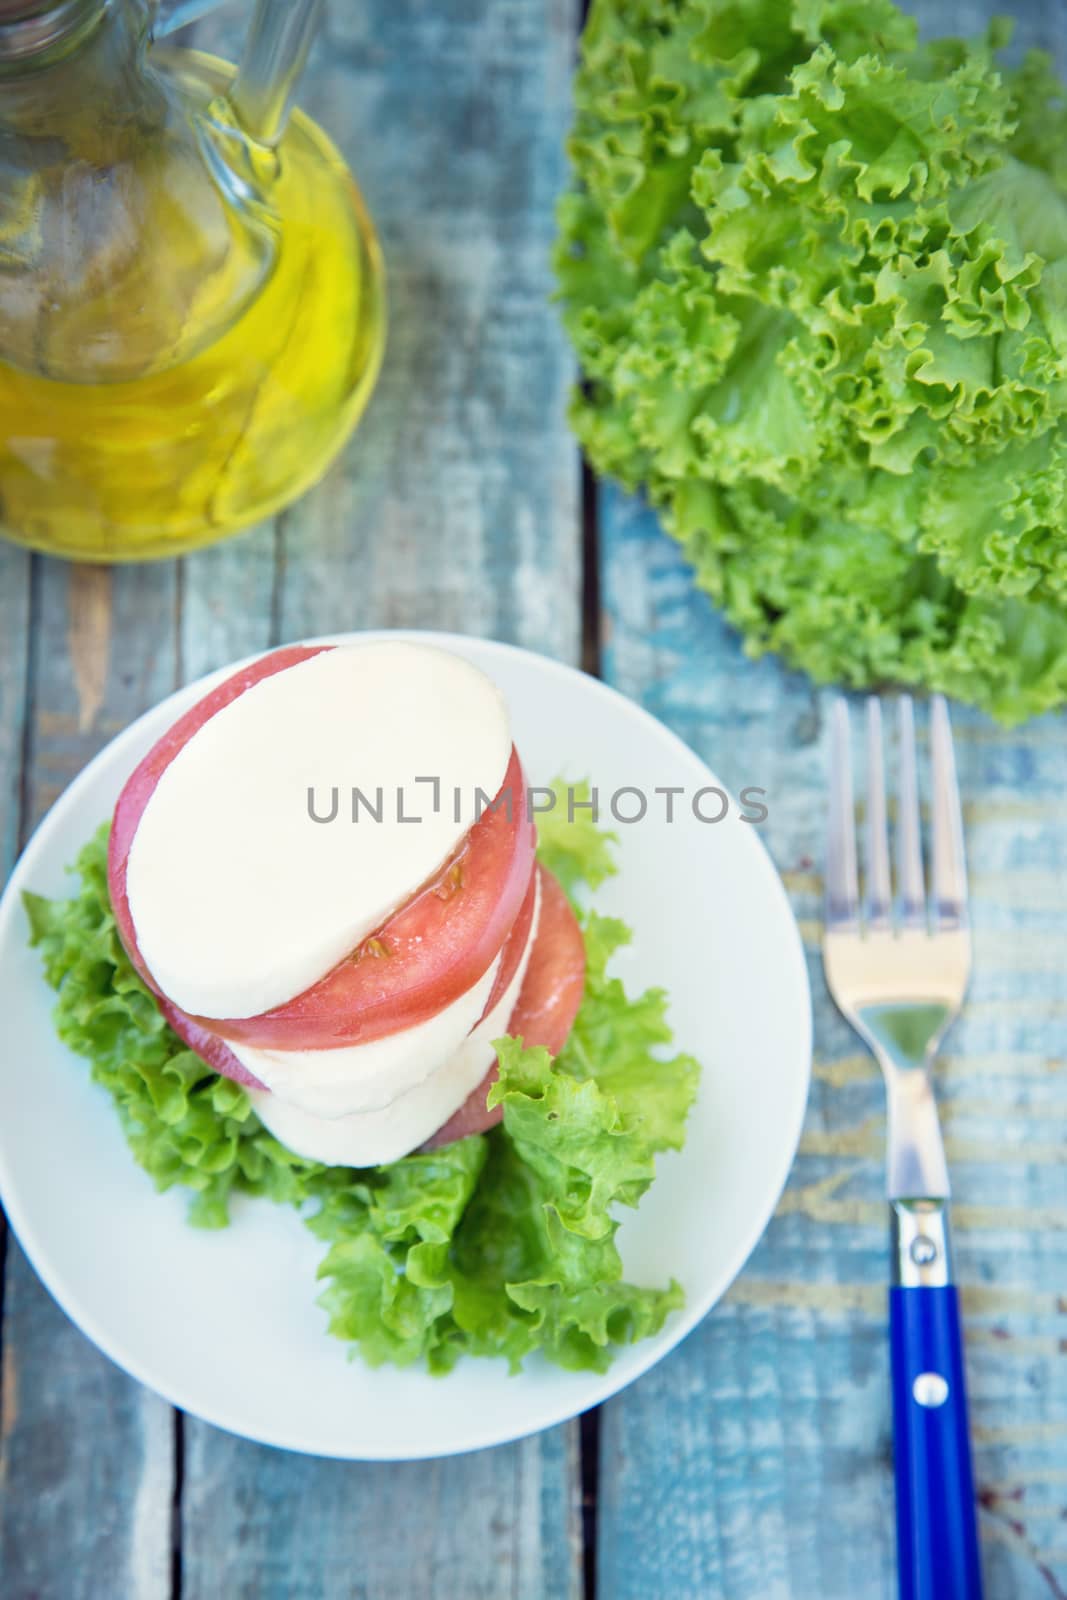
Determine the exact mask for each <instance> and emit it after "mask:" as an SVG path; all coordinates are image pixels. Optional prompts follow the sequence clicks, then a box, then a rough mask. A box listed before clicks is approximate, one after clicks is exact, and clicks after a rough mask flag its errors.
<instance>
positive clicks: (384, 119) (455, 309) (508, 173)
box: [280, 0, 580, 659]
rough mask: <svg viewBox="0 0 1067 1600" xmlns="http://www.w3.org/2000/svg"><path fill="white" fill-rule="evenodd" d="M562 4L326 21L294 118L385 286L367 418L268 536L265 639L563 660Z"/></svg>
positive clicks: (570, 517) (567, 595)
mask: <svg viewBox="0 0 1067 1600" xmlns="http://www.w3.org/2000/svg"><path fill="white" fill-rule="evenodd" d="M577 15H578V3H577V0H554V3H553V4H551V5H545V4H543V3H541V0H474V3H471V0H448V3H441V4H436V5H433V6H427V5H425V4H421V3H418V0H404V3H400V4H395V3H387V0H374V3H369V4H365V5H358V6H356V5H340V4H337V5H334V6H332V7H331V8H330V9H329V12H328V17H327V22H326V26H325V30H324V33H323V36H322V38H321V40H320V41H319V43H318V44H317V46H316V50H315V55H314V57H313V60H312V63H311V69H310V79H309V85H308V87H307V89H306V91H305V99H306V102H307V104H308V105H309V106H310V107H311V108H312V109H313V110H314V112H315V114H316V115H317V116H318V117H320V118H321V119H322V122H323V124H324V126H325V127H327V128H328V129H329V130H330V132H331V134H333V135H334V137H336V138H337V140H338V142H339V144H340V145H341V148H342V150H343V151H344V153H345V154H346V156H347V157H348V158H349V159H350V161H351V163H352V166H353V169H354V171H355V173H356V175H357V178H358V180H359V183H360V185H361V187H362V188H363V191H364V193H365V195H366V198H367V201H368V204H369V206H370V208H371V211H372V214H373V216H374V218H375V220H376V222H377V224H378V227H379V230H380V234H381V239H382V245H383V248H384V252H385V259H386V267H387V274H388V297H389V333H388V345H387V349H386V358H385V365H384V369H383V372H382V376H381V379H380V381H379V385H378V390H377V392H376V394H375V396H374V398H373V400H372V401H371V405H370V409H369V411H368V414H367V416H366V418H365V420H364V421H363V423H362V424H361V425H360V428H359V429H358V431H357V433H356V435H355V437H354V438H353V440H352V441H351V444H350V445H349V447H348V449H347V450H346V451H345V453H344V456H343V458H342V460H341V461H340V462H339V463H338V465H337V467H336V468H335V469H334V470H333V471H332V472H331V473H330V474H329V475H328V477H327V479H326V481H325V482H324V483H323V485H322V486H321V487H320V488H319V490H318V491H317V492H316V493H315V494H313V495H309V496H308V497H307V498H305V499H304V500H303V501H301V502H300V503H299V504H298V505H297V506H295V507H294V508H293V509H292V511H291V512H290V514H289V515H288V516H287V517H286V519H285V522H284V552H285V557H286V561H287V578H286V583H285V585H284V589H283V593H282V597H281V608H280V629H281V632H282V634H283V636H285V637H288V638H296V637H300V636H305V635H307V634H309V633H312V632H316V631H322V630H326V629H329V630H333V629H343V628H352V627H367V626H376V627H391V626H398V625H404V626H419V627H433V628H443V629H456V630H458V631H460V632H464V633H477V634H486V635H492V636H493V637H496V638H501V639H511V640H516V641H518V642H520V643H525V644H531V645H534V646H535V647H536V648H538V649H540V650H543V651H545V652H547V653H551V654H553V655H557V656H560V657H562V658H564V659H576V657H577V653H578V648H579V640H580V614H579V605H578V596H579V593H580V543H579V540H578V538H577V536H576V535H577V528H578V504H579V481H578V457H577V453H576V451H575V448H574V443H573V440H572V439H571V437H570V435H569V433H568V430H567V426H566V420H565V414H564V408H565V398H566V393H567V390H568V388H569V385H570V382H571V379H572V376H573V368H572V364H571V359H570V356H569V353H568V351H567V349H566V346H565V342H564V340H563V338H562V336H561V333H560V330H559V328H558V326H557V319H556V316H555V312H554V310H553V309H552V307H551V306H550V304H549V296H550V294H551V292H552V287H553V285H552V275H551V270H550V265H549V255H550V248H551V241H552V237H553V233H554V226H555V224H554V217H553V207H554V203H555V197H556V194H557V192H558V191H559V189H560V187H561V185H562V182H563V138H564V132H565V129H566V126H567V123H568V120H569V116H570V73H571V65H572V61H573V54H574V39H575V35H576V32H577Z"/></svg>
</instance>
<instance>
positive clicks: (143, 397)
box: [0, 51, 384, 561]
mask: <svg viewBox="0 0 1067 1600" xmlns="http://www.w3.org/2000/svg"><path fill="white" fill-rule="evenodd" d="M164 77H165V78H167V79H168V80H169V82H170V84H171V85H173V89H172V88H170V87H168V88H166V89H164V90H163V91H162V92H163V97H164V100H165V101H166V102H167V103H166V104H165V105H164V107H163V111H162V113H161V120H162V123H163V124H164V125H166V124H168V123H170V124H173V123H174V122H175V119H176V117H177V118H178V119H179V120H182V119H184V120H183V122H182V127H183V131H182V138H181V139H175V138H169V137H163V138H160V137H159V136H158V129H156V128H155V127H154V126H152V127H150V128H149V129H148V131H147V132H146V133H144V134H143V135H142V136H141V138H140V142H139V143H136V142H133V143H132V144H131V145H130V148H131V149H132V150H133V154H129V153H127V154H125V155H123V154H121V153H120V155H118V156H116V155H115V153H114V149H113V148H107V149H105V150H103V151H102V152H101V153H99V154H98V155H97V156H96V157H94V156H93V155H92V154H90V156H89V161H88V168H89V171H88V176H86V173H85V170H84V169H85V167H86V165H87V163H86V160H85V157H84V154H83V155H82V156H81V157H80V166H79V168H78V169H77V170H76V171H75V172H74V181H78V182H82V183H84V184H85V185H87V186H88V187H87V191H86V192H87V193H91V194H92V196H93V199H92V206H91V207H89V208H88V214H89V215H90V217H91V219H92V220H91V221H90V223H86V224H85V225H84V226H85V228H86V238H85V239H84V240H80V241H79V242H78V249H79V250H80V251H81V256H80V258H78V259H76V260H75V261H74V264H73V266H71V265H70V263H69V261H68V263H67V266H66V268H65V269H64V271H65V276H64V277H63V278H62V292H57V293H55V295H54V296H53V297H52V298H51V299H50V298H49V291H48V290H47V289H44V290H40V288H39V285H40V284H41V283H42V282H47V275H46V274H43V273H40V272H39V273H37V275H36V276H31V275H30V274H27V275H26V276H25V281H26V283H28V284H33V285H37V286H38V288H37V289H36V290H35V292H36V293H38V301H37V302H35V303H34V305H33V307H32V313H33V314H32V316H30V315H27V316H26V317H25V318H24V319H23V321H24V324H25V326H24V327H23V326H20V325H18V319H17V318H16V317H15V316H13V315H12V314H11V312H10V310H9V307H10V305H12V304H13V305H14V306H15V308H16V310H17V309H18V305H19V302H18V301H17V300H13V299H12V298H11V297H10V296H9V297H8V299H7V300H5V301H4V302H3V303H2V305H3V311H4V312H6V314H0V532H2V533H3V534H4V535H5V536H7V537H9V538H11V539H14V540H16V541H17V542H20V543H22V544H26V545H29V546H31V547H32V548H34V549H37V550H43V551H49V552H52V553H56V554H61V555H66V556H70V557H74V558H77V559H79V560H89V561H115V560H128V559H143V558H146V557H153V556H169V555H174V554H177V553H179V552H181V551H184V550H190V549H193V548H195V547H196V546H198V545H201V544H206V543H209V542H211V541H213V540H215V539H218V538H220V537H222V536H224V535H226V534H229V533H233V532H235V531H236V530H237V529H239V528H241V527H242V526H244V525H246V524H248V523H250V522H253V521H256V520H257V519H259V518H262V517H264V516H266V515H268V514H269V513H271V512H272V511H274V510H276V509H277V508H278V507H279V506H281V505H283V504H285V503H286V502H288V501H289V500H291V499H293V498H294V496H296V495H297V494H299V493H301V492H302V491H303V490H304V489H305V488H307V487H308V486H309V485H310V484H311V483H312V482H314V480H315V479H316V478H317V477H319V476H320V474H321V473H322V472H323V471H324V469H325V467H326V466H327V464H328V463H329V461H330V460H331V458H332V457H333V456H334V455H335V453H336V452H337V450H338V449H339V448H340V445H341V444H342V442H343V440H344V439H345V437H346V436H347V434H348V432H349V431H350V429H351V428H352V427H353V426H354V424H355V422H356V421H357V419H358V417H359V415H360V413H361V412H362V410H363V407H364V406H365V404H366V401H367V399H368V396H369V394H370V391H371V389H372V387H373V384H374V380H375V377H376V374H377V370H378V366H379V363H380V359H381V353H382V346H383V339H384V296H383V282H382V268H381V261H380V256H379V252H378V246H377V242H376V240H375V236H374V232H373V228H372V226H371V223H370V220H369V218H368V216H367V214H366V211H365V209H364V207H363V204H362V201H361V199H360V196H359V194H358V191H357V190H356V188H355V185H354V183H353V181H352V178H351V176H350V174H349V172H348V170H347V168H346V167H345V165H344V162H343V161H342V160H341V157H340V156H339V154H338V153H337V151H336V150H335V149H334V147H333V146H332V144H331V143H330V141H329V140H328V139H327V138H326V136H325V135H324V134H323V133H322V131H321V129H319V128H318V127H317V126H316V125H315V124H314V123H313V122H311V121H310V120H309V119H308V118H307V117H305V116H303V115H301V114H300V113H299V112H295V113H293V115H292V116H291V117H290V119H289V122H288V125H287V127H286V130H285V133H284V135H283V137H282V139H281V141H280V143H279V144H278V146H277V148H276V149H268V148H266V147H255V148H250V147H249V145H248V141H243V140H242V136H241V133H240V130H239V129H238V128H237V127H236V126H231V125H228V123H227V112H226V110H225V107H226V104H227V102H226V101H225V98H224V96H225V91H226V89H227V88H228V86H229V84H230V82H231V80H232V69H231V68H229V67H228V66H227V65H226V64H225V63H222V62H218V61H215V60H213V59H212V58H210V57H206V56H203V55H199V54H196V53H194V52H189V51H173V52H170V54H169V57H167V58H164V62H163V65H162V70H161V74H160V81H162V79H163V78H164ZM176 107H177V108H178V109H177V110H176V109H175V108H176ZM88 115H90V116H92V115H96V113H95V112H94V111H92V109H90V111H89V112H88ZM154 117H155V113H153V115H152V117H150V118H149V119H148V121H149V122H152V121H153V119H154ZM105 121H106V117H101V124H102V125H103V123H104V122H105ZM190 126H192V127H193V129H194V133H195V148H194V149H193V156H192V158H191V157H190V155H189V149H188V148H187V147H188V145H189V143H190V140H189V138H188V128H189V127H190ZM137 135H138V130H137V129H136V128H134V130H133V132H132V133H129V132H128V130H127V133H126V134H124V138H126V139H127V142H128V143H129V142H130V141H136V139H137ZM99 137H100V138H101V140H102V142H103V144H104V145H105V146H107V145H108V135H107V128H106V126H105V127H104V132H103V134H101V135H100V136H99ZM182 140H184V144H183V143H182ZM153 141H155V144H153ZM117 142H119V143H121V141H117ZM115 143H116V140H112V141H111V145H112V146H114V144H115ZM69 144H70V140H69V139H68V140H67V145H68V147H69ZM157 146H158V149H157V148H156V147H157ZM32 148H33V149H35V150H39V149H40V148H42V140H41V139H40V138H38V140H37V143H36V145H33V146H32ZM176 151H177V152H178V153H177V154H175V152H176ZM64 159H67V158H66V155H64ZM94 159H95V160H96V162H97V167H96V169H95V170H94V168H93V166H92V162H93V161H94ZM42 165H43V175H42V170H41V169H39V170H37V171H36V172H35V173H34V174H33V183H36V185H37V188H36V190H35V189H34V187H33V183H28V184H27V194H28V195H29V200H28V202H27V204H29V205H30V206H31V208H32V204H33V202H34V196H35V195H37V196H38V197H39V196H40V194H41V193H43V192H44V189H46V188H47V185H48V182H49V181H50V180H49V176H48V170H47V166H46V164H42ZM194 166H195V167H197V168H198V170H197V171H195V172H194V170H193V168H194ZM218 173H221V175H222V176H221V179H220V180H218V181H216V177H215V176H214V175H213V174H218ZM61 181H62V182H64V183H68V184H69V182H70V181H72V179H71V175H70V173H69V172H64V173H62V174H61ZM209 190H210V202H209V203H205V192H206V191H209ZM220 197H221V198H220ZM92 208H95V209H92ZM124 208H125V209H124ZM17 209H18V208H17V207H16V208H14V213H15V214H13V212H12V208H10V207H9V212H8V215H7V216H6V217H4V218H3V219H2V226H0V273H2V269H3V267H4V257H5V244H10V241H11V239H12V238H13V237H15V236H16V235H17V232H18V228H19V226H20V222H19V218H18V216H17ZM40 209H41V210H42V212H44V214H46V215H47V214H48V213H47V211H46V208H44V207H43V206H42V207H40ZM53 209H54V208H53ZM70 210H71V207H70V205H69V204H68V205H67V211H66V213H65V215H67V214H69V213H70ZM86 210H87V208H86V207H85V206H82V205H81V202H80V201H79V211H78V216H79V219H80V218H81V216H82V214H83V213H84V212H86ZM131 213H132V214H133V221H132V222H131V223H130V225H129V227H128V229H127V232H126V234H125V235H124V233H123V228H122V225H121V224H122V222H123V218H124V216H128V215H129V214H131ZM96 219H99V220H98V221H97V220H96ZM81 225H82V224H81V222H80V221H79V226H81ZM93 228H95V229H96V233H97V234H99V235H100V236H101V237H100V238H99V239H97V238H96V237H95V236H94V235H93V233H92V231H91V230H92V229H93ZM40 233H41V228H40V226H39V225H38V226H37V236H35V238H34V246H33V247H34V248H35V249H38V250H39V249H40V239H39V236H40ZM105 233H106V237H105ZM46 242H47V241H46ZM16 246H17V241H16V244H12V245H10V249H11V251H12V252H14V253H16V254H17V247H16ZM26 248H28V247H26ZM70 254H71V252H68V255H70ZM74 254H76V252H74ZM78 272H80V274H81V276H80V278H78V277H76V276H75V279H74V280H72V273H73V274H75V275H76V274H77V273H78ZM26 329H28V330H29V332H28V333H26ZM24 333H25V337H22V335H23V334H24Z"/></svg>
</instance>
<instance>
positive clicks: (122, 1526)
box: [0, 551, 177, 1600]
mask: <svg viewBox="0 0 1067 1600" xmlns="http://www.w3.org/2000/svg"><path fill="white" fill-rule="evenodd" d="M16 559H19V560H20V559H22V558H21V557H19V558H16ZM0 561H3V562H5V563H6V562H7V561H8V555H7V552H6V551H5V552H2V553H0ZM37 572H38V575H39V588H38V598H37V605H36V607H35V611H34V618H33V622H34V626H33V632H32V638H31V639H30V648H29V668H30V681H29V683H28V684H26V683H23V684H22V700H23V704H24V705H25V704H26V703H27V691H28V695H29V702H28V703H29V704H30V706H31V708H32V716H31V720H30V725H29V728H28V729H27V736H28V737H27V762H28V764H27V767H26V770H25V774H24V779H25V798H26V815H25V817H24V818H23V819H22V820H23V832H24V833H25V832H26V831H28V829H29V827H31V826H32V825H33V824H34V823H36V821H37V820H38V819H39V818H40V816H41V815H42V814H43V813H44V811H46V810H47V808H48V806H49V805H50V804H51V803H52V800H53V799H54V798H55V796H56V795H57V794H58V793H59V792H60V791H61V790H62V789H64V788H65V787H66V785H67V783H68V782H69V781H70V779H71V778H72V777H73V776H74V774H75V773H76V772H77V771H78V770H79V769H80V768H81V767H82V766H84V764H85V762H86V761H87V760H88V759H89V758H90V757H91V756H92V755H93V754H94V753H95V751H96V750H97V749H98V748H99V747H100V746H101V745H102V744H103V743H104V742H105V741H106V740H107V739H108V738H109V737H110V736H111V734H112V733H113V732H115V731H116V730H117V729H118V728H119V727H122V726H124V725H125V724H126V723H127V722H128V721H129V720H130V719H131V718H132V717H133V716H134V715H136V714H137V713H139V712H140V711H142V710H144V709H145V708H146V707H147V706H148V705H151V704H152V703H153V701H155V700H157V699H158V698H159V697H160V695H161V694H163V693H166V692H167V690H169V689H170V688H171V687H172V683H173V676H174V670H175V669H174V662H175V640H176V627H175V620H176V602H177V588H176V581H175V570H174V568H173V567H163V566H157V567H148V568H145V567H140V568H128V569H126V570H124V571H121V572H116V573H115V574H114V575H112V574H110V573H108V572H106V571H105V570H103V569H86V568H77V567H70V566H66V565H64V564H62V563H60V562H52V561H47V560H44V559H38V562H37ZM0 603H3V602H0ZM14 642H15V643H16V644H17V639H16V640H15V641H14ZM41 1158H42V1160H46V1159H47V1152H46V1151H43V1152H42V1157H41ZM2 1332H3V1390H2V1431H0V1591H2V1592H3V1594H4V1595H5V1596H7V1595H10V1596H12V1600H101V1597H102V1596H109V1597H110V1596H112V1595H114V1596H119V1595H121V1596H122V1597H123V1600H127V1597H128V1600H165V1597H167V1596H169V1594H170V1565H171V1542H170V1507H171V1495H172V1485H173V1470H172V1469H173V1420H172V1413H171V1410H170V1408H169V1406H167V1405H165V1404H164V1402H163V1401H161V1400H159V1399H157V1398H156V1396H154V1395H152V1394H150V1393H149V1392H148V1391H147V1390H145V1389H142V1388H141V1387H140V1385H138V1384H136V1383H134V1382H133V1381H132V1380H131V1379H129V1378H127V1377H125V1376H124V1374H123V1373H121V1372H120V1371H119V1370H118V1368H117V1367H114V1366H113V1365H112V1364H111V1363H110V1362H109V1361H108V1360H107V1359H106V1358H105V1357H104V1356H102V1355H100V1354H99V1353H98V1352H97V1351H96V1350H95V1349H94V1348H93V1346H92V1345H91V1344H90V1343H89V1341H88V1340H87V1339H85V1338H84V1337H83V1336H82V1334H80V1333H79V1332H78V1331H77V1329H76V1328H75V1327H74V1326H73V1324H72V1323H70V1322H68V1321H67V1319H66V1317H65V1316H64V1315H63V1313H62V1312H61V1311H59V1309H58V1308H57V1307H56V1305H55V1304H54V1302H53V1301H52V1300H51V1298H50V1297H49V1295H48V1294H47V1292H46V1291H45V1289H44V1288H43V1287H42V1286H41V1284H40V1283H39V1282H38V1280H37V1278H36V1276H35V1275H34V1273H33V1271H32V1269H31V1267H30V1266H29V1264H28V1263H27V1261H26V1258H25V1257H24V1256H23V1254H22V1252H21V1250H20V1249H19V1248H18V1247H17V1245H15V1244H13V1243H12V1244H11V1246H10V1248H9V1251H8V1260H7V1266H6V1274H5V1292H4V1321H3V1330H2Z"/></svg>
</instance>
